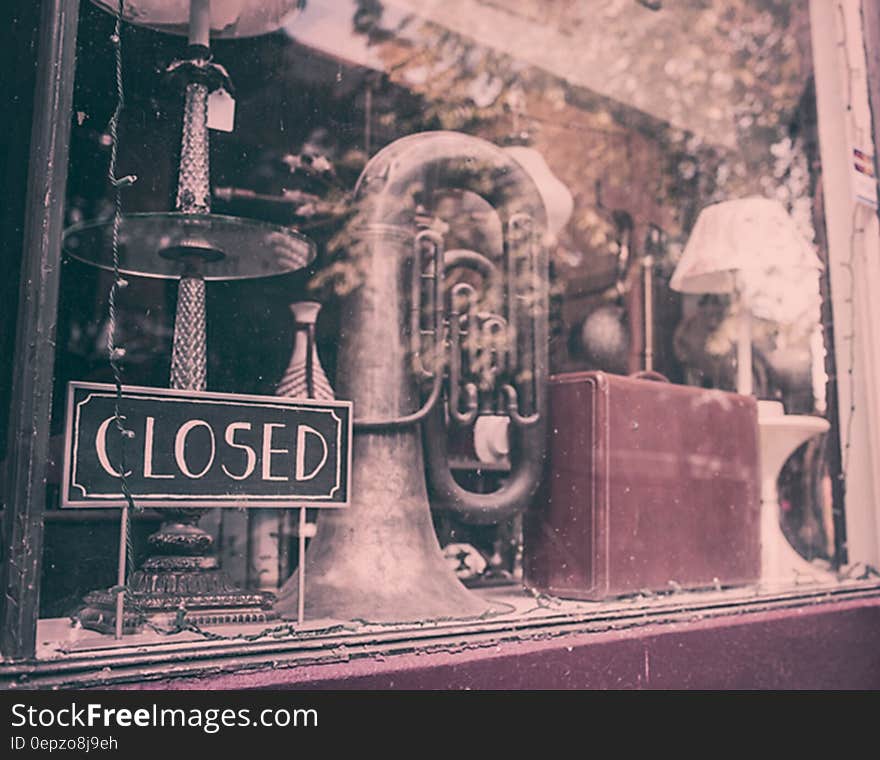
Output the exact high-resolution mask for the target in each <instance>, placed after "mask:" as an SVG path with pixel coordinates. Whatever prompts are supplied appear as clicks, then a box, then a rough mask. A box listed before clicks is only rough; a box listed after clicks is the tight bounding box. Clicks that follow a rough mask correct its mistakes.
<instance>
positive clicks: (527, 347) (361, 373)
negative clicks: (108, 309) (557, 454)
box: [276, 132, 548, 622]
mask: <svg viewBox="0 0 880 760" xmlns="http://www.w3.org/2000/svg"><path fill="white" fill-rule="evenodd" d="M449 192H461V193H464V192H469V193H474V194H476V195H477V196H479V197H481V198H482V199H483V200H484V201H486V202H487V203H488V205H489V206H491V208H492V209H493V210H494V214H495V215H497V220H498V221H500V223H501V229H502V238H503V240H502V246H501V249H502V253H501V255H500V256H498V255H490V254H488V253H487V252H484V251H475V250H469V249H461V248H458V249H455V250H450V251H445V252H444V240H445V237H446V236H445V235H444V233H443V230H442V225H438V224H437V220H436V219H435V218H434V217H432V214H431V209H432V208H433V207H434V205H436V204H435V202H436V200H437V199H438V198H440V197H442V195H443V194H444V193H449ZM355 201H356V208H357V212H356V214H355V216H354V217H353V219H352V221H351V222H350V224H349V225H348V228H347V229H348V235H349V236H350V245H349V246H348V249H347V252H346V254H347V263H348V266H350V267H351V269H352V270H353V271H354V272H355V274H356V277H357V280H358V282H357V285H356V287H353V288H352V289H351V290H350V292H348V294H347V295H346V296H344V300H343V302H342V304H341V306H342V325H343V327H342V329H341V331H340V336H339V344H338V345H339V352H338V358H337V375H336V390H337V394H338V396H339V397H340V398H345V399H351V400H352V401H353V403H354V414H355V422H354V442H353V468H352V481H351V482H352V499H351V504H350V506H349V507H348V508H345V509H340V510H325V511H324V513H323V514H322V515H321V518H320V520H319V523H318V531H317V535H316V537H315V538H314V539H313V540H312V542H311V544H310V546H309V549H308V552H307V554H306V557H305V560H304V561H305V563H306V565H305V567H306V573H305V586H306V592H305V600H304V601H305V609H306V614H307V615H308V617H309V618H310V619H315V618H336V619H344V620H351V619H363V620H369V621H377V622H379V621H409V620H417V621H425V620H432V619H434V620H436V619H441V618H456V617H470V616H478V615H481V614H485V613H487V612H490V611H491V610H490V605H489V603H488V602H486V601H485V600H483V599H482V598H480V597H479V596H477V595H476V594H474V593H473V592H471V591H469V590H467V589H466V588H465V587H464V586H463V585H462V584H461V583H460V582H459V581H458V579H457V578H456V577H455V574H454V572H453V571H452V569H451V568H450V567H449V566H448V565H447V564H446V562H445V560H444V559H443V556H442V554H441V551H440V546H439V543H438V540H437V536H436V533H435V531H434V527H433V524H432V520H431V507H432V506H433V507H434V508H435V509H442V510H451V511H453V512H455V513H456V514H458V515H459V516H461V517H462V519H464V520H465V521H468V522H471V523H480V524H485V523H491V522H497V521H499V520H502V519H504V518H506V517H508V516H510V515H512V514H515V513H516V512H517V511H519V510H522V509H524V508H525V507H526V505H527V504H528V502H529V499H530V498H531V497H532V495H533V494H534V492H535V490H536V488H537V486H538V484H539V480H540V477H541V473H542V468H543V453H544V447H545V437H546V398H545V393H546V391H545V386H546V372H547V365H548V360H547V350H548V348H547V341H548V334H547V312H548V256H547V250H546V245H545V237H546V234H545V233H546V224H547V223H546V212H545V209H544V204H543V202H542V199H541V196H540V194H539V191H538V189H537V187H536V186H535V184H534V182H533V181H532V179H531V178H530V176H529V174H528V173H527V172H526V171H525V170H524V169H523V168H522V166H521V165H520V164H519V163H517V162H516V161H515V160H514V159H513V158H511V157H510V156H509V155H508V154H506V153H505V152H504V151H502V150H501V149H500V148H498V147H496V146H494V145H492V144H491V143H488V142H486V141H484V140H481V139H478V138H475V137H471V136H468V135H463V134H459V133H455V132H427V133H422V134H416V135H412V136H409V137H405V138H402V139H400V140H397V141H396V142H394V143H392V144H391V145H389V146H388V147H386V148H385V149H384V150H382V151H381V152H379V153H378V154H377V155H376V156H375V157H374V158H372V159H371V160H370V162H369V163H368V164H367V166H366V168H365V169H364V171H363V173H362V174H361V177H360V179H359V180H358V183H357V186H356V188H355ZM452 223H453V224H454V220H453V222H452ZM482 415H494V416H497V415H504V416H506V417H507V418H508V419H509V426H508V429H509V431H510V432H509V438H510V441H509V448H510V474H509V476H508V477H507V478H506V480H505V482H504V483H503V485H502V486H501V487H500V488H499V490H497V491H495V492H493V493H488V494H477V493H473V492H471V491H469V490H467V489H465V488H463V487H462V486H461V485H460V484H459V483H458V482H457V481H456V480H455V478H454V477H453V475H452V472H451V470H450V468H449V453H448V451H447V429H448V427H449V426H456V427H459V428H464V429H468V428H471V427H472V426H473V425H474V424H475V423H476V421H477V419H478V418H479V417H480V416H482ZM426 475H427V483H428V484H429V486H430V494H431V502H430V503H429V498H428V493H429V489H428V487H426ZM297 585H298V584H297V579H296V574H295V575H294V576H293V577H291V578H290V579H289V580H288V581H287V583H285V584H284V586H283V587H282V589H281V592H280V594H279V598H278V602H277V603H276V609H277V610H278V611H279V612H280V613H281V614H282V616H284V617H295V616H296V608H297V599H296V594H297Z"/></svg>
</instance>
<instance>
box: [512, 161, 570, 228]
mask: <svg viewBox="0 0 880 760" xmlns="http://www.w3.org/2000/svg"><path fill="white" fill-rule="evenodd" d="M504 152H505V153H507V154H508V155H510V156H512V157H513V159H514V160H515V161H516V162H517V163H518V164H519V165H520V166H522V167H523V169H525V170H526V172H528V174H529V176H530V177H531V178H532V180H533V181H534V183H535V185H536V186H537V188H538V192H539V193H540V195H541V200H542V201H544V208H545V209H546V211H547V227H548V230H549V232H550V234H551V235H552V236H553V237H554V238H555V237H556V236H557V235H559V233H560V232H561V231H562V228H563V227H565V225H566V224H568V220H569V219H570V218H571V214H572V211H574V198H573V197H572V194H571V191H570V190H569V189H568V187H567V186H566V185H565V183H564V182H562V180H560V179H559V178H558V177H557V176H556V175H555V174H554V173H553V170H552V169H551V168H550V167H549V166H548V165H547V161H546V160H545V159H544V156H542V155H541V154H540V153H539V152H538V151H537V150H535V149H534V148H529V147H527V146H525V145H511V146H509V147H507V148H504Z"/></svg>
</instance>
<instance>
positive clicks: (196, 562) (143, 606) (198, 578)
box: [75, 557, 278, 633]
mask: <svg viewBox="0 0 880 760" xmlns="http://www.w3.org/2000/svg"><path fill="white" fill-rule="evenodd" d="M129 586H130V590H129V592H128V594H127V595H126V600H125V610H124V618H123V624H122V630H123V633H137V632H139V631H140V630H142V629H143V627H144V625H145V624H146V623H151V624H153V625H155V626H157V627H160V628H166V629H173V628H174V627H175V626H176V625H177V624H179V623H180V622H181V621H180V616H181V613H183V622H185V623H191V624H194V625H222V624H225V623H265V622H268V621H271V620H275V619H276V618H277V617H278V614H277V613H276V612H275V611H274V610H273V609H272V605H273V603H274V601H275V596H274V594H270V593H268V592H264V591H244V590H241V589H239V588H237V587H236V586H235V584H234V583H233V582H232V580H231V578H230V577H229V576H228V575H227V574H226V573H225V572H224V571H223V570H221V569H220V568H219V566H218V563H217V558H216V557H150V558H149V559H148V560H147V561H146V562H145V563H144V566H143V569H141V570H137V571H135V572H134V573H132V575H131V578H130V581H129ZM84 601H85V605H86V606H85V607H84V608H83V609H81V610H80V611H79V612H78V613H77V614H76V616H75V619H76V620H78V621H79V623H80V624H81V625H82V627H83V628H88V629H90V630H93V631H100V632H101V633H113V632H114V630H115V628H116V591H115V590H113V589H107V590H102V591H91V592H89V593H88V594H86V597H85V600H84Z"/></svg>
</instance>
